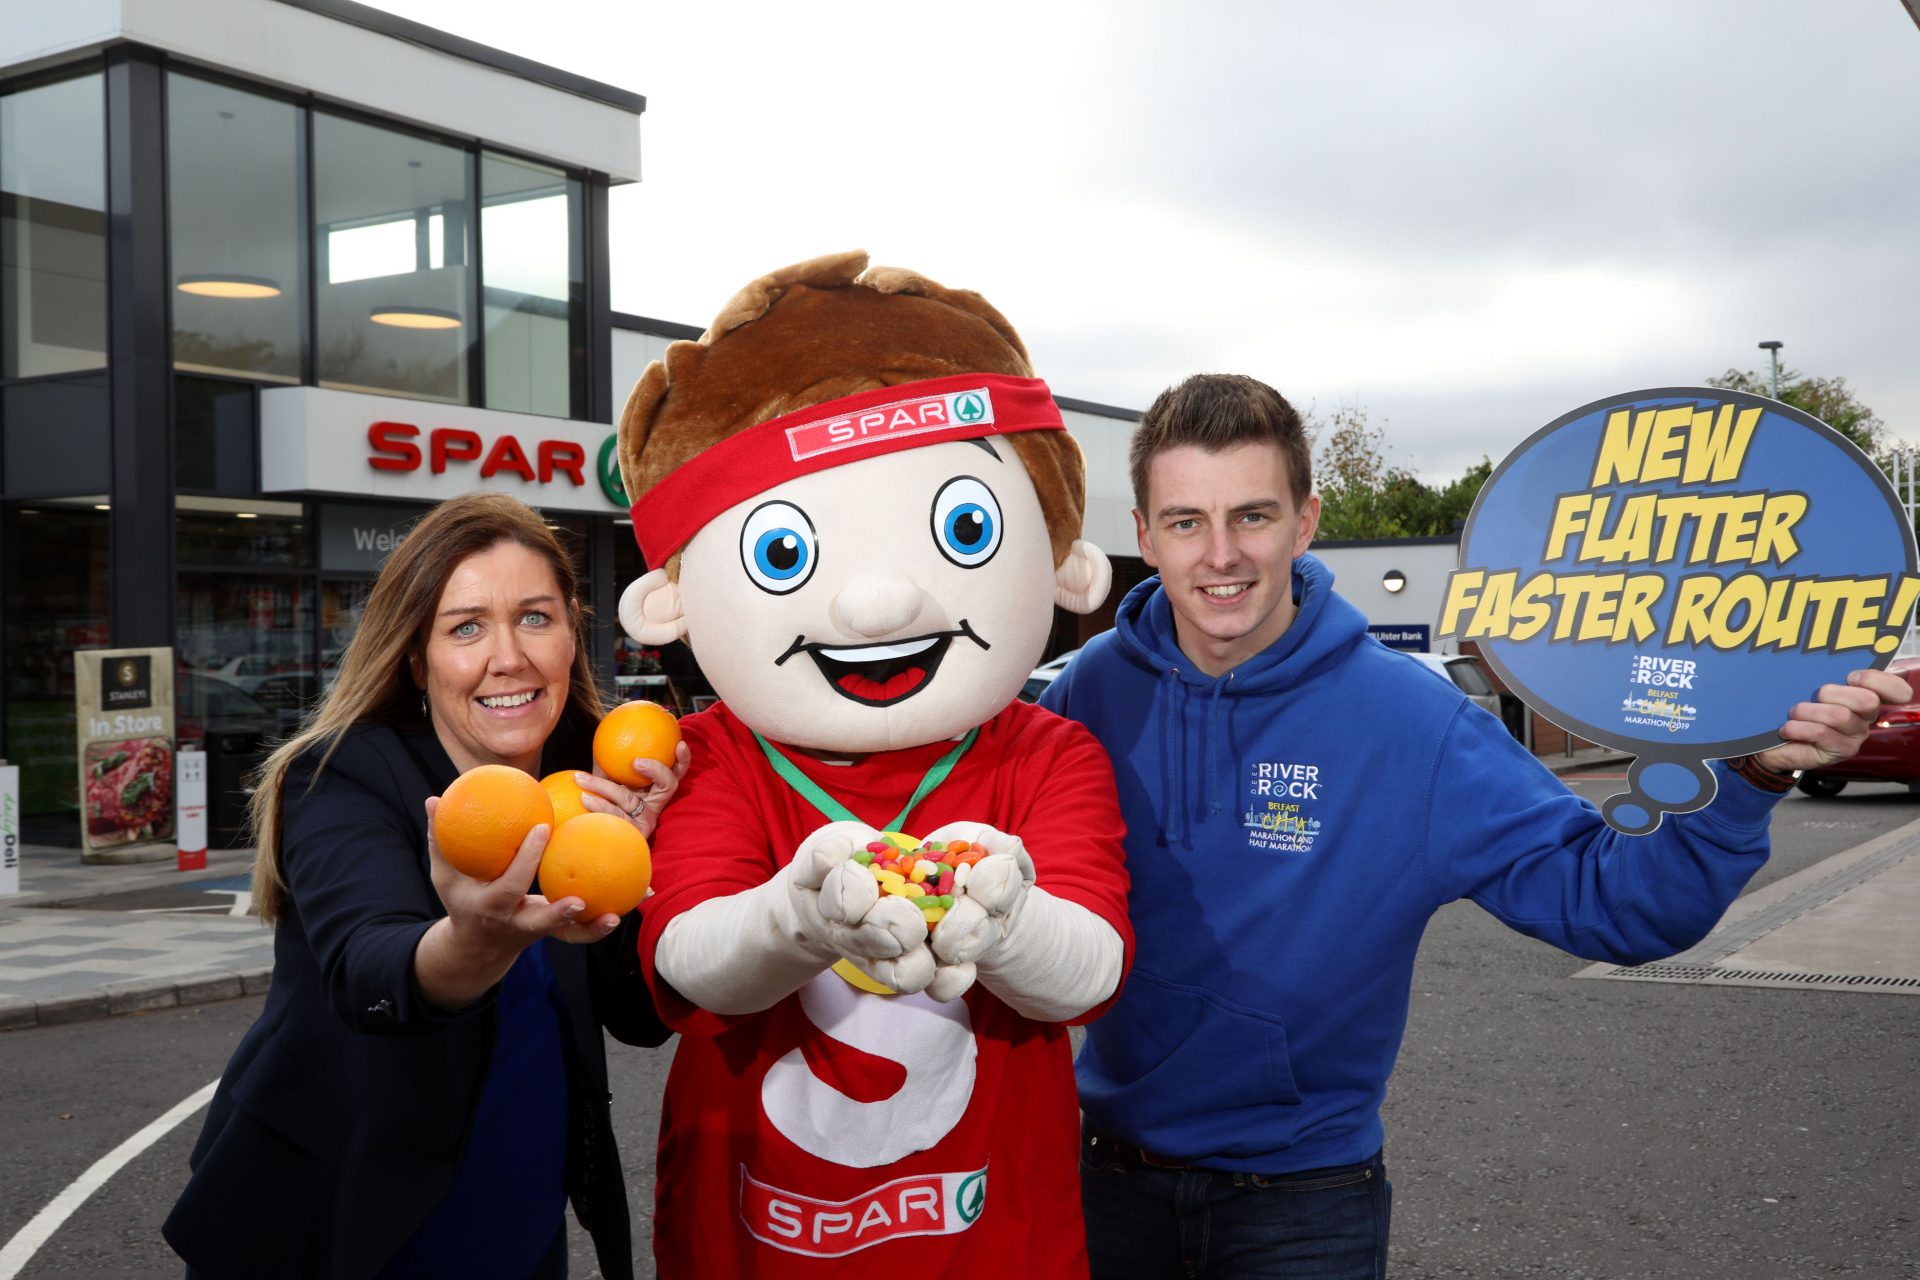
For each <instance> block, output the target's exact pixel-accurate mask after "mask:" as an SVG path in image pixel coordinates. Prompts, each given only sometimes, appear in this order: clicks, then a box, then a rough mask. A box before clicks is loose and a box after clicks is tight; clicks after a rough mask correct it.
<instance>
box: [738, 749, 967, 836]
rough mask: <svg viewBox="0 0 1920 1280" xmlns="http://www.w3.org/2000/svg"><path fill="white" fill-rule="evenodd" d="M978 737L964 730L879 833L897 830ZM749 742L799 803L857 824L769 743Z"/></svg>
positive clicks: (843, 806)
mask: <svg viewBox="0 0 1920 1280" xmlns="http://www.w3.org/2000/svg"><path fill="white" fill-rule="evenodd" d="M979 736H980V729H979V727H978V726H975V727H974V728H971V729H969V730H967V736H966V737H964V738H962V739H960V744H959V745H958V746H956V747H955V748H954V749H953V750H951V751H949V752H947V754H945V755H944V756H941V757H940V758H939V759H938V760H936V761H934V763H933V768H931V769H929V770H927V776H926V777H924V778H922V779H920V785H919V786H917V787H915V788H914V789H913V796H912V798H911V799H909V800H908V801H907V807H906V808H904V809H902V810H901V811H900V812H899V813H897V814H895V815H894V819H893V821H892V822H889V823H888V824H887V825H886V826H885V827H884V828H883V830H886V831H898V830H900V824H901V823H903V822H905V821H906V820H907V815H908V814H910V813H912V812H913V807H914V806H915V805H917V804H919V803H920V802H921V801H922V800H925V799H926V798H927V796H928V795H929V794H930V793H931V792H932V791H933V789H934V788H935V787H937V786H939V785H940V784H941V783H943V782H945V781H946V780H947V775H948V774H950V773H952V772H953V766H955V765H956V764H959V763H960V757H961V756H963V755H965V754H967V748H968V747H971V746H972V745H973V740H974V739H975V738H978V737H979ZM753 740H754V741H755V742H757V743H759V744H760V749H761V750H762V751H764V752H766V753H767V763H768V764H770V765H772V766H773V771H774V772H775V773H777V774H779V775H780V779H781V781H783V782H785V783H786V784H787V785H788V786H789V787H792V788H793V789H794V790H795V791H797V792H799V793H800V798H801V799H802V800H805V801H806V802H807V803H808V804H810V805H812V806H813V807H814V808H816V809H818V810H819V811H820V812H821V813H823V814H825V815H826V816H827V817H829V818H831V819H833V820H834V821H835V822H858V821H860V818H859V816H858V815H857V814H855V813H854V812H853V810H851V809H849V808H847V806H845V805H843V804H841V803H840V802H839V801H838V800H835V799H834V798H833V797H832V796H830V795H828V794H827V793H826V792H825V791H823V790H822V789H821V787H820V784H819V783H817V782H815V781H814V780H813V779H812V778H809V777H808V776H807V775H806V774H804V773H802V772H800V770H799V768H798V766H796V765H795V764H794V763H793V761H791V760H789V759H787V758H786V757H785V756H783V755H781V754H780V752H779V751H778V750H777V749H776V748H775V747H774V745H773V744H772V743H771V742H768V741H767V740H766V739H765V738H763V737H761V736H760V735H759V734H757V733H756V734H754V735H753Z"/></svg>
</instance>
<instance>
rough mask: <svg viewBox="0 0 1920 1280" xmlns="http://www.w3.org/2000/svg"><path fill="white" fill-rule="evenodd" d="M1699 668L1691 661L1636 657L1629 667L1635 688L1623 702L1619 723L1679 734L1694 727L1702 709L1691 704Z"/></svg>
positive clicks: (1631, 680)
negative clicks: (1694, 722)
mask: <svg viewBox="0 0 1920 1280" xmlns="http://www.w3.org/2000/svg"><path fill="white" fill-rule="evenodd" d="M1698 674H1699V664H1697V663H1695V662H1693V661H1692V660H1691V659H1688V658H1656V657H1653V656H1652V655H1650V654H1644V653H1637V654H1635V655H1634V656H1633V661H1632V662H1630V663H1629V664H1628V666H1627V683H1628V685H1630V686H1632V687H1631V688H1629V689H1628V690H1627V696H1626V697H1624V698H1622V699H1620V719H1621V721H1622V722H1623V723H1626V724H1637V725H1646V726H1649V727H1651V728H1656V729H1665V730H1666V731H1667V732H1668V733H1680V732H1683V731H1685V730H1687V729H1690V728H1692V727H1693V721H1694V719H1695V718H1696V717H1697V716H1698V715H1699V709H1698V708H1696V707H1695V706H1694V705H1693V703H1692V702H1691V701H1690V699H1691V696H1692V693H1693V682H1694V678H1695V677H1696V676H1697V675H1698Z"/></svg>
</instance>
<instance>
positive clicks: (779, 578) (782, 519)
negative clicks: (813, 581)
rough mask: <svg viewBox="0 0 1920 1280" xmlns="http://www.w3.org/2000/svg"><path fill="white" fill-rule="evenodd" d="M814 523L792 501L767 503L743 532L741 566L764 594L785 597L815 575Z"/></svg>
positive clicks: (817, 549)
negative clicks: (769, 592)
mask: <svg viewBox="0 0 1920 1280" xmlns="http://www.w3.org/2000/svg"><path fill="white" fill-rule="evenodd" d="M819 558H820V557H819V547H818V545H817V539H816V538H815V536H814V531H813V521H811V520H809V519H808V518H807V513H806V512H804V511H802V510H801V509H800V508H798V507H796V506H794V505H793V504H792V503H790V502H764V503H761V504H760V505H759V506H757V507H755V508H754V509H753V512H752V513H751V514H750V515H748V516H747V521H746V523H745V524H744V525H742V526H741V529H740V563H741V565H742V566H743V567H744V568H745V569H746V571H747V576H748V577H749V578H751V579H753V584H754V585H755V586H756V587H759V588H760V589H761V590H762V591H771V592H773V593H774V594H775V595H783V594H785V593H786V592H789V591H792V590H794V589H795V588H797V587H799V586H800V585H801V584H802V583H804V582H805V581H806V580H807V579H808V578H810V577H812V576H813V566H814V562H815V561H817V560H818V559H819Z"/></svg>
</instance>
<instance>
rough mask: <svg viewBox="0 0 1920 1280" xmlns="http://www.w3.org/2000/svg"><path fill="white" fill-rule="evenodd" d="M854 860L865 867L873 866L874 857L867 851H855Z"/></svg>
mask: <svg viewBox="0 0 1920 1280" xmlns="http://www.w3.org/2000/svg"><path fill="white" fill-rule="evenodd" d="M853 860H854V861H855V862H857V863H859V864H860V865H861V866H863V867H867V866H872V865H873V855H872V854H870V853H868V852H867V851H866V850H865V849H855V850H854V851H853Z"/></svg>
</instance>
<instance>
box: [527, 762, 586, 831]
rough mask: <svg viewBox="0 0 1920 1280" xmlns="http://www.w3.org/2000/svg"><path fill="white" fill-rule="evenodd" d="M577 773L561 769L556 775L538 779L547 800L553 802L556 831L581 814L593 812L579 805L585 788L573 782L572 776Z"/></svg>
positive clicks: (573, 770)
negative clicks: (544, 789)
mask: <svg viewBox="0 0 1920 1280" xmlns="http://www.w3.org/2000/svg"><path fill="white" fill-rule="evenodd" d="M577 772H579V770H576V769H562V770H561V771H560V772H558V773H550V774H548V775H547V776H546V777H544V778H542V779H540V785H541V786H543V787H545V788H546V789H547V799H549V800H551V801H553V826H554V829H555V830H556V831H557V830H559V828H560V826H561V824H562V823H565V822H568V821H570V820H572V819H574V818H577V817H579V816H580V815H581V814H583V813H592V812H593V810H591V809H589V808H587V806H586V805H585V804H583V803H581V800H580V797H581V796H582V795H583V794H585V788H583V787H582V786H581V785H580V784H579V783H577V782H575V781H574V780H573V775H574V774H575V773H577Z"/></svg>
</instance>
